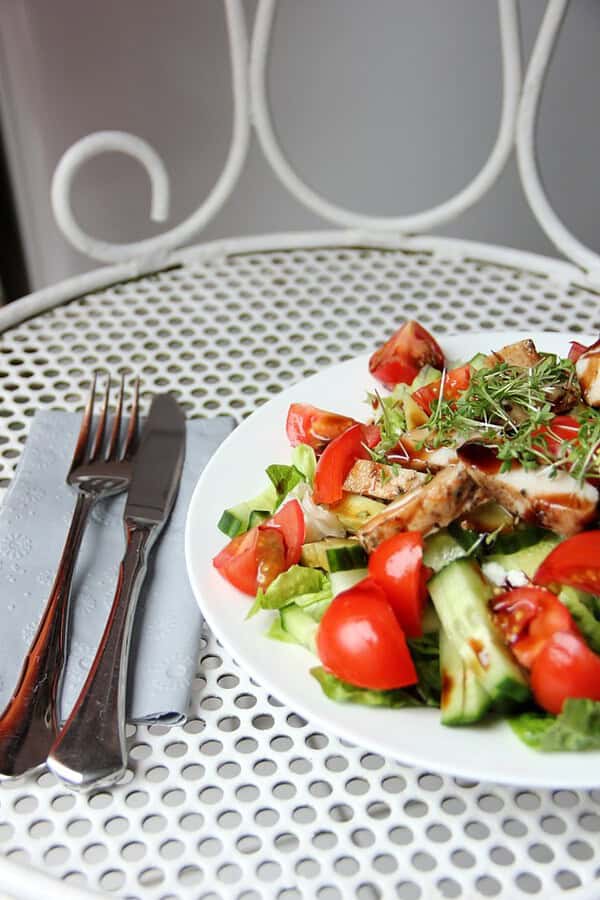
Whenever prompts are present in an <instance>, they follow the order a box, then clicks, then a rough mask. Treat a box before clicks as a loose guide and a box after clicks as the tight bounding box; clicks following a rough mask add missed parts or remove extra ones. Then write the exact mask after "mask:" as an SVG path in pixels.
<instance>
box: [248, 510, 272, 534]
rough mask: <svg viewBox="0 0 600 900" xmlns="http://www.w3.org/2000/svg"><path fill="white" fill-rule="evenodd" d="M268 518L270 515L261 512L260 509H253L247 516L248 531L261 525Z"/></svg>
mask: <svg viewBox="0 0 600 900" xmlns="http://www.w3.org/2000/svg"><path fill="white" fill-rule="evenodd" d="M270 516H271V513H268V512H263V510H260V509H253V510H252V512H251V513H250V515H249V516H248V531H249V530H250V529H251V528H254V527H255V526H256V525H262V523H263V522H266V521H267V519H268V518H270Z"/></svg>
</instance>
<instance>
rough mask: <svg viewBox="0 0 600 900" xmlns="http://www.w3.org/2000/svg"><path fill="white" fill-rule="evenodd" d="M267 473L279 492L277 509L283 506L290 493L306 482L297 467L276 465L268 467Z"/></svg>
mask: <svg viewBox="0 0 600 900" xmlns="http://www.w3.org/2000/svg"><path fill="white" fill-rule="evenodd" d="M266 472H267V475H268V476H269V479H270V481H271V483H272V485H273V487H274V488H275V491H276V492H277V503H276V506H275V508H276V509H277V507H278V506H281V504H282V503H283V501H284V500H285V498H286V497H287V495H288V494H289V493H290V491H293V490H294V488H295V487H296V485H298V484H300V482H301V481H305V480H306V479H305V478H304V475H303V474H302V472H300V471H299V470H298V469H297V468H296V466H285V465H280V464H278V463H274V464H273V465H272V466H267V469H266Z"/></svg>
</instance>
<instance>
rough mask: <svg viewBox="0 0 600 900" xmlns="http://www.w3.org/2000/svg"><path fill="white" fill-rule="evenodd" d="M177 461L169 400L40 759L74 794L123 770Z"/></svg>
mask: <svg viewBox="0 0 600 900" xmlns="http://www.w3.org/2000/svg"><path fill="white" fill-rule="evenodd" d="M184 457H185V416H184V414H183V411H182V410H181V408H180V407H179V405H178V404H177V401H176V400H175V399H174V397H172V396H171V395H170V394H159V395H158V396H156V397H155V398H154V399H153V401H152V405H151V407H150V412H149V415H148V418H147V419H146V423H145V425H144V428H143V431H142V437H141V441H140V446H139V449H138V451H137V453H136V457H135V462H134V469H133V475H132V479H131V485H130V488H129V493H128V497H127V503H126V505H125V511H124V514H123V522H124V527H125V536H126V548H125V554H124V556H123V560H122V562H121V566H120V569H119V577H118V581H117V588H116V592H115V597H114V600H113V603H112V607H111V610H110V613H109V616H108V620H107V623H106V627H105V629H104V633H103V635H102V638H101V640H100V644H99V647H98V650H97V652H96V656H95V658H94V661H93V663H92V666H91V668H90V671H89V674H88V676H87V679H86V681H85V684H84V685H83V688H82V689H81V692H80V694H79V697H78V698H77V701H76V702H75V705H74V707H73V709H72V711H71V714H70V716H69V718H68V719H67V721H66V723H65V725H64V727H63V729H62V731H61V732H60V734H59V735H58V738H57V739H56V741H55V742H54V744H53V745H52V748H51V750H50V754H49V756H48V759H47V765H48V768H49V769H51V771H53V772H54V773H55V775H57V776H58V777H59V778H60V779H61V780H62V781H63V782H65V783H66V784H67V785H68V786H70V787H74V788H85V789H89V788H91V787H96V786H98V785H107V784H112V783H113V782H115V781H117V780H118V779H119V778H120V777H121V776H122V775H123V774H124V772H125V770H126V767H127V750H126V740H125V699H126V684H127V664H128V658H129V647H130V643H131V634H132V629H133V621H134V614H135V608H136V606H137V600H138V597H139V593H140V589H141V586H142V583H143V581H144V577H145V574H146V570H147V565H148V557H149V553H150V551H151V549H152V547H153V546H154V544H155V542H156V539H157V538H158V536H159V534H160V532H161V530H162V529H163V527H164V526H165V524H166V522H167V521H168V518H169V516H170V514H171V510H172V508H173V505H174V503H175V499H176V496H177V491H178V489H179V482H180V479H181V472H182V469H183V461H184Z"/></svg>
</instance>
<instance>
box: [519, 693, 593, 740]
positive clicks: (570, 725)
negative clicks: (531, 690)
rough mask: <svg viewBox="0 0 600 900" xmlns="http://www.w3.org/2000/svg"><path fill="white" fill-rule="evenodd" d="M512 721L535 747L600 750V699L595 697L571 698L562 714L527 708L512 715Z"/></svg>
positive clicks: (525, 738) (524, 737) (523, 736)
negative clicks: (530, 710)
mask: <svg viewBox="0 0 600 900" xmlns="http://www.w3.org/2000/svg"><path fill="white" fill-rule="evenodd" d="M509 724H510V726H511V728H512V730H513V731H514V732H515V734H516V735H517V737H519V738H520V739H521V740H522V741H523V742H524V743H525V744H527V745H528V746H529V747H533V749H534V750H542V751H544V752H546V753H552V752H555V751H563V752H564V751H581V750H600V703H598V702H597V701H595V700H584V699H581V698H571V699H569V700H566V701H565V703H564V706H563V708H562V712H561V713H560V715H558V716H551V715H546V714H544V713H535V712H526V713H522V714H521V715H520V716H515V717H514V718H512V719H509Z"/></svg>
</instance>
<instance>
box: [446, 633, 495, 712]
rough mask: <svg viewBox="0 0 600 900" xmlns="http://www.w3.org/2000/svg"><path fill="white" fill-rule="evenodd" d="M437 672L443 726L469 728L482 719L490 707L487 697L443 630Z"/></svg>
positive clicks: (488, 697) (473, 673)
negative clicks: (438, 670) (439, 678)
mask: <svg viewBox="0 0 600 900" xmlns="http://www.w3.org/2000/svg"><path fill="white" fill-rule="evenodd" d="M440 671H441V675H442V699H441V703H440V708H441V712H442V724H443V725H470V724H471V723H472V722H478V721H479V720H480V719H482V718H483V717H484V716H485V714H486V712H487V711H488V709H489V707H490V702H491V701H490V695H489V694H488V693H487V691H486V690H485V689H484V688H483V687H482V686H481V684H480V683H479V681H478V679H477V676H476V674H475V672H474V671H473V670H472V669H470V668H469V667H468V666H466V665H465V663H464V661H463V659H462V657H461V655H460V653H459V652H458V650H457V649H456V648H455V646H454V644H453V643H452V641H451V640H450V638H449V637H448V636H447V634H446V633H445V631H444V630H442V631H441V632H440Z"/></svg>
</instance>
